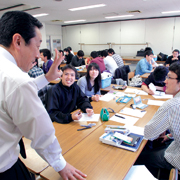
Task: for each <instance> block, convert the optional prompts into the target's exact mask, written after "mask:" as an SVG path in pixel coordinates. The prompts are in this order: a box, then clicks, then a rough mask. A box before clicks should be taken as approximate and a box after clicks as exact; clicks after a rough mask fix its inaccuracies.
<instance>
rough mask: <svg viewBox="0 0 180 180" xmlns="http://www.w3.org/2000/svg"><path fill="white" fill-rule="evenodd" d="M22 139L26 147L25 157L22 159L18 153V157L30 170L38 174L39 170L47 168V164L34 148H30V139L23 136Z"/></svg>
mask: <svg viewBox="0 0 180 180" xmlns="http://www.w3.org/2000/svg"><path fill="white" fill-rule="evenodd" d="M23 141H24V145H25V149H26V156H27V158H26V159H24V158H22V157H21V155H19V158H20V159H21V161H22V162H23V163H24V164H25V165H26V166H27V168H28V169H29V170H30V171H32V172H33V173H35V174H40V172H41V171H43V170H44V169H45V168H47V167H48V166H49V164H48V163H47V162H46V161H44V160H43V159H42V158H41V157H40V156H39V155H38V154H37V153H36V151H35V150H34V149H32V148H31V146H30V144H31V140H29V139H26V138H23Z"/></svg>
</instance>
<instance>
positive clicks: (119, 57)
mask: <svg viewBox="0 0 180 180" xmlns="http://www.w3.org/2000/svg"><path fill="white" fill-rule="evenodd" d="M112 58H113V59H114V60H115V61H116V64H117V65H118V67H123V66H124V63H123V60H122V58H121V56H120V55H119V54H113V55H112Z"/></svg>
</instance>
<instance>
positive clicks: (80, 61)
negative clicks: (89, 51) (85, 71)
mask: <svg viewBox="0 0 180 180" xmlns="http://www.w3.org/2000/svg"><path fill="white" fill-rule="evenodd" d="M83 56H84V52H83V51H82V50H79V51H78V52H77V55H75V56H73V58H72V60H71V65H72V66H74V67H77V66H82V65H85V61H84V58H83Z"/></svg>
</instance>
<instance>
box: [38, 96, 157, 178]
mask: <svg viewBox="0 0 180 180" xmlns="http://www.w3.org/2000/svg"><path fill="white" fill-rule="evenodd" d="M141 97H142V99H149V98H151V99H154V98H153V97H152V96H150V95H148V96H141ZM146 101H147V100H144V101H143V103H146ZM100 103H102V102H100ZM103 103H104V102H103ZM110 103H112V104H114V106H113V107H116V106H119V104H118V103H115V101H113V100H112V102H111V101H110ZM131 103H132V100H131V101H130V102H129V103H128V104H126V105H125V106H121V107H120V106H119V107H118V108H116V109H117V110H115V111H116V112H119V111H120V110H121V109H122V108H123V107H130V104H131ZM112 104H109V103H108V106H109V105H110V107H111V106H112ZM115 104H116V105H115ZM120 105H122V104H120ZM93 107H94V109H96V108H97V111H98V108H99V109H101V107H102V106H101V107H100V105H98V103H97V105H96V104H93ZM113 107H112V108H113ZM158 108H159V107H158V106H148V107H147V108H146V110H147V113H146V114H145V115H144V117H143V118H140V119H139V120H138V121H137V122H136V124H135V125H136V126H139V127H144V126H145V125H146V124H147V122H148V121H149V120H150V119H151V118H152V117H153V115H154V114H155V112H156V111H157V109H158ZM108 124H111V125H113V124H116V125H121V124H120V123H117V122H113V121H108V122H103V123H102V124H101V125H100V126H99V127H98V128H96V129H95V130H94V131H93V132H92V133H91V134H89V135H88V136H87V137H86V138H84V139H83V140H82V141H80V142H79V143H77V144H76V146H74V147H73V148H71V149H70V150H69V151H68V152H66V153H65V154H64V158H65V159H66V161H67V162H69V163H70V164H72V165H73V166H75V167H76V168H77V169H80V170H81V171H82V172H84V173H86V174H87V175H88V177H87V178H86V179H87V180H88V179H89V180H92V179H93V180H101V179H102V180H104V179H106V180H108V179H109V180H111V179H113V180H116V179H117V180H120V179H124V177H125V176H126V174H127V173H128V171H129V169H130V168H131V167H132V165H133V164H134V162H135V161H136V159H137V157H138V156H139V154H140V153H141V151H142V149H143V148H144V146H145V144H146V140H143V142H142V143H141V145H140V148H139V149H138V150H137V151H136V152H130V151H127V150H123V149H120V148H117V147H113V146H109V145H106V144H103V143H101V142H100V141H99V137H100V136H101V135H102V134H103V133H104V129H105V127H106V125H108ZM40 175H41V177H43V178H45V179H50V180H61V179H62V178H61V177H60V176H59V174H58V173H56V172H55V171H54V169H53V168H52V167H48V168H47V169H45V170H44V171H42V172H41V173H40Z"/></svg>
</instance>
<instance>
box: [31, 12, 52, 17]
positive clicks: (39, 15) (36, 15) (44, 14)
mask: <svg viewBox="0 0 180 180" xmlns="http://www.w3.org/2000/svg"><path fill="white" fill-rule="evenodd" d="M47 15H49V14H46V13H42V14H35V15H33V17H41V16H47Z"/></svg>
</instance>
